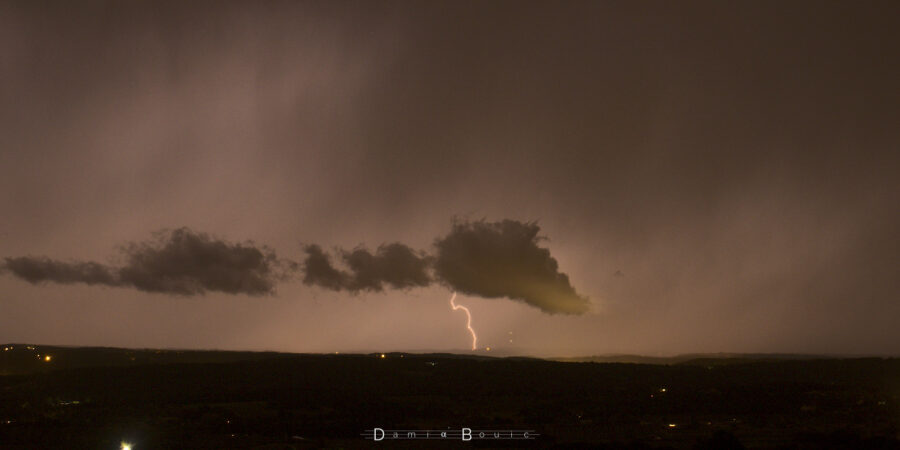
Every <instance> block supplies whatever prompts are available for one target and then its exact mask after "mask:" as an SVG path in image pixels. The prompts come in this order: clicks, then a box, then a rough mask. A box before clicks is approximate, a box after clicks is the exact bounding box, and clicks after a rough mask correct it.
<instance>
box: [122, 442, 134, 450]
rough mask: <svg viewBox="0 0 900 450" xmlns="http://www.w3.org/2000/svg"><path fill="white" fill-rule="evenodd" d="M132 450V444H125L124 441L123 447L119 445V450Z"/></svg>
mask: <svg viewBox="0 0 900 450" xmlns="http://www.w3.org/2000/svg"><path fill="white" fill-rule="evenodd" d="M131 449H132V445H131V443H130V442H124V441H123V442H122V443H121V445H119V450H131Z"/></svg>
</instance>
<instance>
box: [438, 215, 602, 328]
mask: <svg viewBox="0 0 900 450" xmlns="http://www.w3.org/2000/svg"><path fill="white" fill-rule="evenodd" d="M539 232H540V227H539V226H538V225H537V224H536V223H523V222H518V221H514V220H504V221H502V222H484V221H479V222H468V223H457V224H454V225H453V230H452V231H451V232H450V234H448V235H447V236H445V237H443V238H440V239H438V240H437V241H436V242H435V247H436V249H437V256H436V258H435V261H434V270H435V275H436V277H437V278H439V279H440V280H441V281H442V282H443V283H444V284H446V285H447V286H449V287H450V288H451V289H454V290H457V291H459V292H463V293H466V294H469V295H477V296H480V297H486V298H497V297H507V298H510V299H514V300H520V301H523V302H525V303H526V304H528V305H531V306H534V307H536V308H539V309H540V310H541V311H544V312H547V313H565V314H582V313H584V312H586V311H587V310H588V305H589V302H588V299H587V298H586V297H583V296H580V295H578V294H577V293H576V292H575V288H573V287H572V285H571V284H570V283H569V277H568V276H567V275H566V274H564V273H561V272H559V267H558V264H557V262H556V259H554V258H553V257H552V256H550V251H549V250H547V249H546V248H543V247H540V246H538V243H539V241H540V238H539V237H538V233H539Z"/></svg>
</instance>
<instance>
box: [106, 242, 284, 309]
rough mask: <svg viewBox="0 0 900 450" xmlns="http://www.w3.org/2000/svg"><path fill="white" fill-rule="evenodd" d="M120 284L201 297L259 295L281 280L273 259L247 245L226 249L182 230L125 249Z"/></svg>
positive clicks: (262, 249) (225, 244)
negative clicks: (208, 295)
mask: <svg viewBox="0 0 900 450" xmlns="http://www.w3.org/2000/svg"><path fill="white" fill-rule="evenodd" d="M124 251H125V254H126V255H127V258H128V263H127V264H126V265H125V266H124V267H122V268H121V269H120V270H119V276H120V278H121V281H122V282H123V283H125V284H130V285H132V286H134V287H136V288H137V289H140V290H142V291H147V292H162V293H168V294H181V295H195V294H203V293H204V292H206V291H218V292H224V293H228V294H249V295H261V294H269V293H272V292H274V290H275V283H276V282H277V281H278V280H279V279H280V278H281V277H283V276H284V275H285V274H284V271H283V270H282V267H281V266H282V263H280V262H279V260H278V259H277V258H276V256H275V253H274V252H273V251H271V250H269V249H267V248H265V247H256V246H255V245H253V244H252V243H246V244H230V243H228V242H225V241H221V240H218V239H214V238H212V237H210V236H209V235H207V234H205V233H198V232H194V231H191V230H189V229H187V228H180V229H177V230H174V231H168V232H163V233H160V234H159V235H158V236H157V240H156V241H155V242H149V243H146V242H145V243H141V244H130V245H128V246H126V247H125V249H124Z"/></svg>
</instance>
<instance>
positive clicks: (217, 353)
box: [0, 343, 858, 375]
mask: <svg viewBox="0 0 900 450" xmlns="http://www.w3.org/2000/svg"><path fill="white" fill-rule="evenodd" d="M337 355H340V356H359V357H380V356H381V353H343V352H340V353H324V354H323V353H315V354H303V353H284V352H271V351H265V352H252V351H225V350H183V349H129V348H114V347H69V346H58V345H38V344H22V343H14V344H4V345H0V375H17V374H27V373H39V372H48V371H54V370H62V369H75V368H83V367H121V366H126V367H127V366H139V365H146V364H183V363H196V364H203V363H230V362H245V361H262V360H271V359H279V358H292V357H296V356H317V357H325V358H327V357H332V356H337ZM413 355H414V356H416V357H418V358H426V359H427V358H429V357H433V358H437V359H473V360H489V359H500V358H502V359H510V360H547V361H557V362H595V363H626V364H653V365H674V364H680V365H701V366H721V365H729V364H743V363H751V362H767V361H783V360H815V359H835V358H841V357H840V356H824V355H802V354H778V353H771V354H769V353H707V354H702V353H698V354H685V355H678V356H671V357H655V356H641V355H595V356H584V357H566V358H537V357H529V356H517V355H515V354H511V353H507V352H503V351H486V350H484V349H479V350H476V351H470V350H459V351H458V352H446V351H434V350H421V351H412V352H388V353H385V356H386V357H391V358H397V357H405V356H413ZM851 358H858V356H855V357H851Z"/></svg>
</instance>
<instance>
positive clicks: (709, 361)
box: [546, 353, 859, 365]
mask: <svg viewBox="0 0 900 450" xmlns="http://www.w3.org/2000/svg"><path fill="white" fill-rule="evenodd" d="M837 358H859V356H828V355H804V354H791V353H688V354H684V355H676V356H642V355H594V356H580V357H569V358H546V359H549V360H552V361H560V362H596V363H630V364H666V365H671V364H691V365H724V364H740V363H748V362H762V361H784V360H814V359H837Z"/></svg>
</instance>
